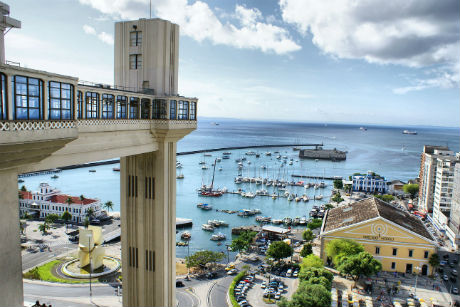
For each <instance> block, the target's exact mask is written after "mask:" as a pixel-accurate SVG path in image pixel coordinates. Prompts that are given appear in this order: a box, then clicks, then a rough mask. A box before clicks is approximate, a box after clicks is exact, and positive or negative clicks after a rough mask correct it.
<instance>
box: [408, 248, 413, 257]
mask: <svg viewBox="0 0 460 307" xmlns="http://www.w3.org/2000/svg"><path fill="white" fill-rule="evenodd" d="M413 256H414V250H413V249H410V250H409V257H413Z"/></svg>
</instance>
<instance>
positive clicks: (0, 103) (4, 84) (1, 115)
mask: <svg viewBox="0 0 460 307" xmlns="http://www.w3.org/2000/svg"><path fill="white" fill-rule="evenodd" d="M0 120H8V76H7V75H5V74H4V73H0Z"/></svg>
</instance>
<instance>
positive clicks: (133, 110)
mask: <svg viewBox="0 0 460 307" xmlns="http://www.w3.org/2000/svg"><path fill="white" fill-rule="evenodd" d="M129 118H132V119H134V118H139V98H137V97H130V98H129Z"/></svg>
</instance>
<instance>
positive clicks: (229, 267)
mask: <svg viewBox="0 0 460 307" xmlns="http://www.w3.org/2000/svg"><path fill="white" fill-rule="evenodd" d="M234 268H235V265H233V264H231V265H229V266H228V267H226V268H225V271H230V270H233V269H234Z"/></svg>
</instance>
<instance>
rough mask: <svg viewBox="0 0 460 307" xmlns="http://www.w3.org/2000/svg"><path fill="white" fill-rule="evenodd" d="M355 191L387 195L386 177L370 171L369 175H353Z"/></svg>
mask: <svg viewBox="0 0 460 307" xmlns="http://www.w3.org/2000/svg"><path fill="white" fill-rule="evenodd" d="M352 181H353V191H360V192H371V193H385V191H386V181H385V177H381V176H379V175H377V174H375V173H374V172H371V171H368V172H367V175H363V174H361V175H353V177H352Z"/></svg>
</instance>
